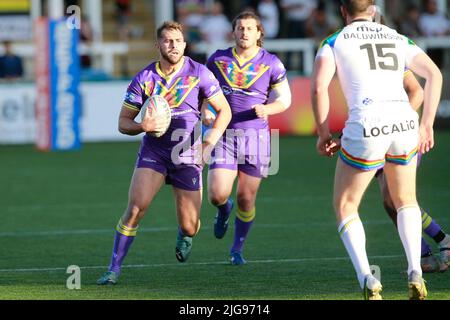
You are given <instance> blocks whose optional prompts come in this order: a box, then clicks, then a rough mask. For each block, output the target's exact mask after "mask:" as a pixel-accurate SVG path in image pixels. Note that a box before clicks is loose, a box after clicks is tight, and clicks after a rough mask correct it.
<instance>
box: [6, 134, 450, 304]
mask: <svg viewBox="0 0 450 320" xmlns="http://www.w3.org/2000/svg"><path fill="white" fill-rule="evenodd" d="M315 142H316V139H315V138H313V137H307V138H305V137H302V138H300V137H286V138H282V139H281V141H280V145H281V148H280V149H281V150H280V171H279V173H278V174H277V175H274V176H271V177H269V178H268V179H267V180H266V181H264V182H263V184H262V187H261V190H260V193H259V196H258V200H257V213H256V220H255V224H254V227H253V229H252V230H251V233H250V235H249V238H248V241H247V244H246V247H245V249H244V254H245V257H246V259H247V260H248V264H247V265H246V266H243V267H233V266H230V265H229V264H228V250H229V247H230V245H231V242H232V234H233V223H230V230H229V231H228V233H227V235H226V236H225V238H224V239H222V240H216V239H215V238H214V236H213V231H212V224H213V218H214V214H215V212H214V210H213V207H212V206H211V205H210V204H208V203H207V201H204V204H203V207H202V229H201V231H200V233H199V235H198V236H197V237H196V238H195V239H194V246H193V251H192V254H191V257H190V259H189V261H188V262H187V263H185V264H180V263H178V262H177V261H176V259H175V253H174V247H175V237H176V232H177V225H176V219H175V211H174V210H175V209H174V203H173V200H172V199H173V198H172V197H173V196H172V191H171V188H170V187H168V186H166V187H164V188H163V189H162V191H161V192H160V193H159V194H158V195H157V198H156V199H155V201H154V203H153V204H152V205H151V207H150V209H149V211H148V212H147V215H146V217H145V219H144V221H143V222H142V223H141V226H140V230H139V231H138V236H137V238H136V240H135V242H134V244H133V247H132V248H131V250H130V252H129V254H128V256H127V258H126V259H125V262H124V268H123V270H122V276H121V278H120V282H119V284H118V285H116V286H108V287H99V286H97V285H96V284H95V281H96V279H97V278H98V276H99V275H100V274H101V273H103V272H104V271H105V270H106V267H107V265H108V264H109V259H110V254H111V250H112V244H113V236H114V228H115V225H116V223H117V221H118V219H119V216H120V215H121V214H122V212H123V210H124V209H125V206H126V201H127V193H128V186H129V181H130V177H131V174H132V171H133V167H134V161H135V157H136V153H137V149H138V146H139V144H138V143H137V142H132V143H101V144H100V143H99V144H85V145H84V146H83V148H82V150H81V151H80V152H70V153H40V152H37V151H35V150H34V147H33V146H0V164H1V165H0V177H1V182H2V183H1V184H0V197H1V201H0V211H1V221H2V223H1V230H0V243H1V249H0V250H1V259H0V299H283V300H284V299H286V300H288V299H361V293H360V291H359V288H358V284H357V281H356V277H355V273H354V271H353V267H352V265H351V262H350V260H349V259H348V258H347V254H346V252H345V249H344V246H343V244H342V242H341V240H340V239H339V237H338V234H337V230H336V224H335V218H334V214H333V211H332V205H331V193H332V181H333V173H334V166H335V159H327V158H322V157H319V156H318V155H317V154H316V151H315ZM449 154H450V132H438V133H436V147H435V149H434V150H433V151H432V152H431V153H430V154H428V155H426V156H425V157H424V159H423V160H422V165H421V168H420V170H419V173H418V197H419V202H420V203H421V205H422V206H423V207H424V208H426V209H427V210H429V213H430V215H431V216H432V217H434V218H435V219H436V220H437V221H438V223H440V224H441V225H442V226H443V227H444V229H446V230H450V218H449V214H450V210H449V207H448V199H449V198H450V170H449V166H450V160H449V158H448V155H449ZM205 182H206V179H204V184H205ZM204 198H205V199H206V194H205V195H204ZM360 212H361V217H362V220H363V223H364V225H365V230H366V235H367V251H368V254H369V261H370V263H371V264H376V265H378V266H380V268H381V277H382V283H383V286H384V290H383V297H384V298H385V299H406V298H407V288H406V284H407V279H406V272H405V270H406V267H407V264H406V258H405V256H404V254H403V249H402V246H401V243H400V239H399V237H398V235H397V233H396V230H395V229H394V226H393V225H392V223H391V222H390V220H389V218H388V217H387V215H386V214H385V212H384V210H383V207H382V204H381V197H380V194H379V191H378V187H377V185H376V183H372V184H371V186H370V188H369V190H368V191H367V193H366V195H365V198H364V200H363V203H362V205H361V210H360ZM430 242H431V243H432V244H433V247H434V251H435V252H436V251H437V248H436V246H435V245H434V243H433V242H432V240H430ZM70 265H78V266H80V267H81V289H80V290H68V289H67V288H66V279H67V277H68V276H69V274H67V273H66V269H67V267H68V266H70ZM425 279H426V280H427V285H428V289H429V299H450V287H449V286H448V284H449V283H450V271H448V272H447V273H443V274H430V275H425Z"/></svg>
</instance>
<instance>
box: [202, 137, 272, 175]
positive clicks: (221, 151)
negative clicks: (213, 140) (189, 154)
mask: <svg viewBox="0 0 450 320" xmlns="http://www.w3.org/2000/svg"><path fill="white" fill-rule="evenodd" d="M269 165H270V132H269V130H268V129H227V130H226V132H225V134H224V135H223V136H222V138H221V139H220V140H219V142H218V143H217V145H216V146H215V148H214V150H213V151H212V153H211V164H210V165H209V169H210V170H212V169H219V168H221V169H229V170H238V171H242V172H244V173H245V174H248V175H250V176H253V177H257V178H265V177H267V175H268V172H269Z"/></svg>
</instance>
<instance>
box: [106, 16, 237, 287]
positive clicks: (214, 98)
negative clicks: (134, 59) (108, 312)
mask: <svg viewBox="0 0 450 320" xmlns="http://www.w3.org/2000/svg"><path fill="white" fill-rule="evenodd" d="M156 48H157V50H158V51H159V55H160V59H159V61H157V62H154V63H152V64H150V65H149V66H147V67H145V68H144V69H143V70H142V71H140V72H139V73H138V74H137V75H136V76H135V77H134V79H133V80H132V81H131V83H130V85H129V86H128V90H127V93H126V96H125V99H124V102H123V106H122V109H121V112H120V116H119V131H120V132H121V133H123V134H127V135H137V134H140V133H142V132H145V133H148V132H155V131H161V129H162V123H163V122H164V120H163V119H161V118H158V117H157V116H152V115H151V113H150V112H147V113H146V115H145V117H144V118H143V120H142V122H141V123H138V122H136V121H135V118H136V116H137V115H138V113H139V112H140V109H141V107H142V105H143V104H144V102H145V101H146V100H147V99H148V98H149V97H150V96H153V95H161V96H163V97H164V98H165V99H166V100H167V101H168V103H169V105H170V106H171V110H172V119H171V123H170V127H169V128H168V130H167V132H166V133H165V134H164V135H162V136H161V137H159V138H157V137H154V136H152V135H149V134H145V136H144V138H143V140H142V143H141V147H140V149H139V153H138V157H137V161H136V168H135V170H134V173H133V177H132V180H131V185H130V190H129V199H128V206H127V208H126V210H125V212H124V214H123V215H122V217H121V218H120V220H119V223H118V225H117V228H116V235H115V240H114V247H113V252H112V257H111V263H110V266H109V269H108V271H107V272H105V273H104V274H103V275H102V276H101V277H100V279H98V281H97V283H98V284H99V285H106V284H115V283H116V282H117V280H118V277H119V275H120V271H121V266H122V262H123V259H124V258H125V256H126V254H127V252H128V250H129V249H130V246H131V244H132V242H133V240H134V238H135V236H136V233H137V231H138V226H139V222H140V221H141V220H142V218H143V217H144V215H145V213H146V211H147V208H148V207H149V205H150V204H151V202H152V200H153V198H154V197H155V195H156V194H157V193H158V191H159V189H160V188H161V186H162V185H163V184H164V182H166V183H168V184H172V188H173V192H174V197H175V202H176V214H177V219H178V225H179V227H178V233H177V241H176V248H175V254H176V258H177V259H178V261H180V262H185V261H186V260H187V259H188V257H189V254H190V252H191V248H192V238H193V237H194V236H195V235H196V234H197V232H198V230H199V228H200V207H201V202H202V169H203V164H204V163H205V161H207V159H208V156H209V155H208V154H209V153H210V151H211V149H212V147H213V146H214V145H215V144H216V143H217V141H218V140H219V139H220V137H221V136H222V134H223V132H224V130H225V129H226V127H227V125H228V123H229V121H230V119H231V111H230V106H229V104H228V102H227V100H226V99H225V97H224V95H223V93H222V90H221V89H220V85H219V83H218V82H217V79H216V78H215V77H214V75H213V74H212V73H211V71H209V70H208V69H207V68H206V67H205V66H204V65H201V64H199V63H197V62H195V61H193V60H192V59H190V58H189V57H186V56H184V55H183V54H184V50H185V48H186V42H185V41H184V37H183V29H182V26H181V25H180V24H179V23H177V22H172V21H170V22H165V23H164V24H163V25H162V26H161V27H159V28H158V30H157V43H156ZM205 100H206V101H208V103H209V104H210V105H211V106H212V107H213V108H214V110H215V111H216V112H217V119H216V121H215V123H214V126H213V130H210V131H209V134H208V135H207V136H205V138H204V140H203V143H202V141H201V135H200V134H196V132H198V131H199V130H197V129H196V128H198V125H199V124H200V122H199V119H200V111H201V110H200V109H201V106H202V104H203V101H205ZM179 146H184V148H179ZM200 147H201V148H200ZM174 150H180V152H179V153H177V152H173V151H174ZM199 150H200V152H201V157H202V159H201V160H200V161H199Z"/></svg>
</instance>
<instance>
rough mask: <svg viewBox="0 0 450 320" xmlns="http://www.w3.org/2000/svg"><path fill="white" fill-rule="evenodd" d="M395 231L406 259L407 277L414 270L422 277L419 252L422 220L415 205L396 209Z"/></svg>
mask: <svg viewBox="0 0 450 320" xmlns="http://www.w3.org/2000/svg"><path fill="white" fill-rule="evenodd" d="M397 229H398V233H399V235H400V239H401V240H402V244H403V248H404V249H405V253H406V258H407V259H408V275H409V274H410V273H411V271H413V270H415V271H417V272H418V273H419V274H420V275H422V268H421V267H420V252H421V243H422V242H421V239H422V218H421V213H420V208H419V207H418V206H415V205H411V206H404V207H401V208H399V209H397Z"/></svg>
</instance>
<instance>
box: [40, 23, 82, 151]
mask: <svg viewBox="0 0 450 320" xmlns="http://www.w3.org/2000/svg"><path fill="white" fill-rule="evenodd" d="M34 31H35V43H36V59H35V65H36V87H37V97H38V98H37V99H36V128H37V130H36V146H37V148H38V149H39V150H43V151H49V150H76V149H79V148H80V129H79V118H80V93H79V89H78V87H79V83H80V58H79V56H78V53H77V46H78V40H79V30H77V29H74V28H71V27H70V26H68V25H67V24H66V21H65V20H48V19H45V18H41V19H39V20H38V21H37V22H36V23H35V28H34Z"/></svg>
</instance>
